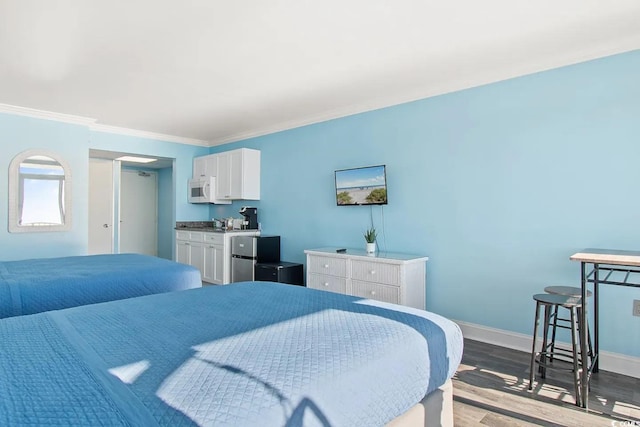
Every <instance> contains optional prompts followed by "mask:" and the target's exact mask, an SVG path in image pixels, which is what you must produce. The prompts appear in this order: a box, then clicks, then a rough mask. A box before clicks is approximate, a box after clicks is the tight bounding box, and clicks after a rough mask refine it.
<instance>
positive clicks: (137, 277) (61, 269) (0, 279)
mask: <svg viewBox="0 0 640 427" xmlns="http://www.w3.org/2000/svg"><path fill="white" fill-rule="evenodd" d="M201 286H202V281H201V278H200V272H199V271H198V270H197V269H196V268H194V267H191V266H188V265H184V264H179V263H177V262H173V261H169V260H166V259H162V258H157V257H152V256H148V255H140V254H114V255H90V256H74V257H64V258H43V259H30V260H22V261H9V262H0V318H4V317H10V316H19V315H24V314H33V313H40V312H43V311H49V310H59V309H63V308H69V307H75V306H79V305H85V304H93V303H99V302H105V301H112V300H117V299H123V298H132V297H138V296H142V295H149V294H154V293H160V292H169V291H178V290H184V289H191V288H195V287H201Z"/></svg>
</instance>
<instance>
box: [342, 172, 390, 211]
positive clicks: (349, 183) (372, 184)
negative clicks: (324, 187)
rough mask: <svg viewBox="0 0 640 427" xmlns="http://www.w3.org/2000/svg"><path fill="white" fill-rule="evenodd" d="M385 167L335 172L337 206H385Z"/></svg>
mask: <svg viewBox="0 0 640 427" xmlns="http://www.w3.org/2000/svg"><path fill="white" fill-rule="evenodd" d="M385 169H386V168H385V165H379V166H368V167H364V168H354V169H341V170H337V171H336V203H337V205H338V206H362V205H386V204H387V177H386V170H385Z"/></svg>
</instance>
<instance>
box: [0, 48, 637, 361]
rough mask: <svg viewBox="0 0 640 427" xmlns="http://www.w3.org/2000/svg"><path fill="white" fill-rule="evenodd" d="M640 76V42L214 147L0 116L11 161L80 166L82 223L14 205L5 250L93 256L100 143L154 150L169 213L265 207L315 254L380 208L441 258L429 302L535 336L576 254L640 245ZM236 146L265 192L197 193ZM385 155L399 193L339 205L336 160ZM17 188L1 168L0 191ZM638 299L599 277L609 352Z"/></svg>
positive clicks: (295, 251)
mask: <svg viewBox="0 0 640 427" xmlns="http://www.w3.org/2000/svg"><path fill="white" fill-rule="evenodd" d="M638 75H640V52H639V51H635V52H631V53H627V54H623V55H617V56H613V57H609V58H605V59H601V60H597V61H591V62H587V63H583V64H578V65H575V66H571V67H564V68H561V69H556V70H552V71H548V72H544V73H538V74H534V75H530V76H525V77H521V78H517V79H512V80H508V81H504V82H500V83H496V84H492V85H487V86H483V87H479V88H474V89H469V90H465V91H460V92H456V93H452V94H448V95H443V96H439V97H434V98H429V99H425V100H421V101H416V102H412V103H407V104H403V105H399V106H396V107H390V108H385V109H381V110H377V111H373V112H369V113H364V114H359V115H354V116H350V117H346V118H342V119H337V120H332V121H328V122H324V123H319V124H315V125H311V126H305V127H302V128H298V129H293V130H290V131H286V132H280V133H276V134H272V135H268V136H264V137H260V138H254V139H250V140H246V141H242V142H239V143H234V144H227V145H224V146H219V147H213V148H211V149H208V148H203V147H195V146H188V145H182V144H172V143H168V142H161V141H154V140H149V139H142V138H135V137H128V136H122V135H114V134H108V133H101V132H94V131H90V130H89V129H88V128H86V127H84V126H79V125H70V124H64V123H58V122H53V121H47V120H40V119H33V118H28V117H21V116H14V115H7V114H0V138H2V144H0V169H1V170H4V171H7V169H8V166H9V163H10V161H11V159H12V158H13V157H14V156H15V155H16V154H18V153H19V152H21V151H23V150H26V149H30V148H38V147H40V148H43V149H46V150H50V151H54V152H57V153H59V154H60V155H61V156H62V157H64V158H65V159H66V160H67V161H68V162H69V163H70V165H71V168H72V172H73V174H74V181H73V182H74V189H73V192H74V199H73V209H74V212H73V215H74V223H73V230H72V231H71V232H68V233H43V234H20V235H19V234H10V233H8V232H7V231H6V230H7V228H6V224H7V204H6V203H4V204H2V207H0V224H5V226H3V227H2V228H0V259H3V260H10V259H20V258H28V257H44V256H57V255H74V254H83V253H86V246H87V209H88V208H87V196H88V187H87V176H88V150H89V148H95V149H103V150H112V151H124V152H130V153H134V154H148V155H157V156H162V157H168V158H175V159H176V161H175V168H174V171H175V176H174V178H173V182H172V185H174V186H175V191H176V196H175V199H174V200H175V201H174V202H173V205H172V206H170V207H169V208H164V209H170V210H175V214H174V213H173V212H172V215H171V216H172V220H171V223H172V222H173V218H176V219H178V220H204V219H207V218H210V217H222V216H229V215H233V216H236V217H238V216H239V214H238V213H237V212H238V210H239V209H240V207H241V206H243V205H254V206H257V207H259V209H260V211H259V213H260V222H261V223H262V225H263V228H264V232H265V233H271V234H279V235H281V236H282V249H283V256H282V258H283V259H284V260H288V261H298V262H303V261H304V255H303V250H304V249H306V248H313V247H319V246H343V247H358V248H362V247H363V245H364V241H363V239H362V231H363V230H364V229H365V228H366V227H367V226H368V224H369V221H370V215H373V217H374V222H375V225H376V226H377V227H378V229H379V230H380V231H382V232H383V234H382V236H381V237H380V243H381V246H382V247H383V249H387V250H389V251H397V252H410V253H417V254H424V255H428V256H429V258H430V260H429V263H428V272H427V307H428V309H430V310H432V311H435V312H438V313H441V314H443V315H445V316H448V317H451V318H453V319H457V320H462V321H466V322H471V323H476V324H480V325H485V326H488V327H495V328H499V329H505V330H510V331H514V332H519V333H523V334H530V333H531V329H532V318H533V301H532V299H531V295H532V294H534V293H536V292H539V291H541V290H542V288H543V287H544V286H546V285H548V284H553V283H573V284H577V281H578V277H579V265H577V264H575V263H572V262H571V261H569V259H568V258H569V256H570V255H571V254H572V253H574V252H576V251H578V250H580V249H582V248H585V247H604V248H618V249H640V243H639V242H640V227H639V226H638V224H639V223H640V221H639V219H640V199H639V198H638V197H637V186H638V183H639V182H640V167H639V166H638V159H640V143H639V142H640V141H639V140H640V138H639V137H640V120H639V118H640V101H639V100H640V84H639V83H638V79H637V76H638ZM237 147H250V148H258V149H260V150H261V151H262V200H260V201H258V202H235V203H234V204H233V205H231V206H229V207H227V206H211V207H207V206H205V205H190V204H188V203H186V182H187V180H188V178H189V177H190V175H191V169H192V158H193V157H194V156H199V155H204V154H206V153H208V152H218V151H223V150H228V149H233V148H237ZM374 164H386V165H387V181H388V188H389V205H387V206H385V207H374V208H372V209H371V208H368V207H337V206H336V205H335V196H334V182H333V172H334V170H336V169H342V168H349V167H358V166H367V165H374ZM164 178H165V179H166V177H164ZM7 185H8V183H7V174H6V173H4V174H1V173H0V197H2V198H3V199H4V200H6V199H7ZM174 215H175V216H174ZM171 225H172V224H171ZM633 299H640V291H639V290H638V289H631V288H622V287H613V286H604V287H603V289H602V293H601V303H602V312H603V313H605V314H604V315H603V316H602V319H601V331H602V337H601V341H602V343H601V344H602V348H603V349H604V350H608V351H613V352H617V353H622V354H627V355H631V356H636V357H637V356H640V318H637V317H632V316H631V301H632V300H633ZM618 331H623V333H620V332H618Z"/></svg>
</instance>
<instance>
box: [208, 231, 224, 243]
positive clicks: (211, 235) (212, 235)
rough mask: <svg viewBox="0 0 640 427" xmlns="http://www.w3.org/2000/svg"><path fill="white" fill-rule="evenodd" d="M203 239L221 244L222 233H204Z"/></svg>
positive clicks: (222, 241) (222, 239) (222, 240)
mask: <svg viewBox="0 0 640 427" xmlns="http://www.w3.org/2000/svg"><path fill="white" fill-rule="evenodd" d="M204 241H205V242H206V243H211V244H212V245H223V244H224V235H223V234H219V233H204Z"/></svg>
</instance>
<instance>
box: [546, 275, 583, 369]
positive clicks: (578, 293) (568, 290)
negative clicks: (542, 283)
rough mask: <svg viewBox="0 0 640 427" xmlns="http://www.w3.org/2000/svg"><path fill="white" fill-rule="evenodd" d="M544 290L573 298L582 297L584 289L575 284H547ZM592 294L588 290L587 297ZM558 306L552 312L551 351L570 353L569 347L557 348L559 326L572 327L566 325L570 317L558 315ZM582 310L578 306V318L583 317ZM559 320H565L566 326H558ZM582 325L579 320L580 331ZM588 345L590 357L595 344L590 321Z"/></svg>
mask: <svg viewBox="0 0 640 427" xmlns="http://www.w3.org/2000/svg"><path fill="white" fill-rule="evenodd" d="M544 291H545V292H546V293H548V294H554V295H565V296H569V297H573V298H581V297H582V290H581V289H580V288H578V287H575V286H547V287H546V288H544ZM591 295H592V293H591V291H589V290H587V297H591ZM558 307H559V306H556V307H555V308H554V310H553V313H552V317H553V332H552V333H551V342H550V343H549V348H550V352H551V353H552V354H553V353H555V352H559V353H562V352H564V353H568V352H570V351H571V350H568V349H563V348H556V330H557V328H558V327H560V328H565V329H570V326H566V325H568V324H569V322H570V319H566V318H561V317H558ZM581 312H582V307H580V308H578V319H582V317H581V314H580V313H581ZM558 321H561V322H565V326H558ZM580 326H581V325H580V323H579V322H578V333H579V332H580ZM587 346H588V356H589V358H593V346H592V345H591V331H590V330H589V323H588V322H587ZM580 357H581V358H582V355H580ZM550 362H553V357H552V358H551V360H550Z"/></svg>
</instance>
